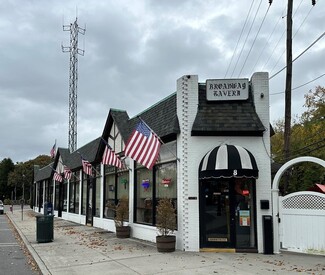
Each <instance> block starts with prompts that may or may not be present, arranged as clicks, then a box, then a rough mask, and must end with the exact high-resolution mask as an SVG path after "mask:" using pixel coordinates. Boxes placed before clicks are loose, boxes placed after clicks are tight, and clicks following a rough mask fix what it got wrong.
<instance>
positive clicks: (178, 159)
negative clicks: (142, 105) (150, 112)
mask: <svg viewBox="0 0 325 275" xmlns="http://www.w3.org/2000/svg"><path fill="white" fill-rule="evenodd" d="M138 118H139V119H140V120H141V121H142V122H143V123H144V124H145V125H146V126H147V127H148V128H149V129H150V131H151V132H153V133H154V134H155V135H156V137H157V138H158V140H159V141H160V142H161V144H166V143H165V142H163V141H162V139H161V138H160V137H159V136H158V135H157V134H156V133H155V131H154V130H152V129H151V128H150V126H149V125H148V124H147V123H146V122H145V121H144V120H143V119H142V118H141V117H140V116H138ZM167 149H168V151H169V152H171V153H172V155H173V156H174V157H175V158H176V159H177V161H181V160H180V158H178V157H177V156H176V155H175V154H174V152H173V151H172V150H171V149H170V148H168V147H167Z"/></svg>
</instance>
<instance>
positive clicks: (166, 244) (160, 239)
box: [156, 235, 176, 252]
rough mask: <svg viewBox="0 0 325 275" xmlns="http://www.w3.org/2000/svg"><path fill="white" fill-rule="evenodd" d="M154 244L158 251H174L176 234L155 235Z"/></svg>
mask: <svg viewBox="0 0 325 275" xmlns="http://www.w3.org/2000/svg"><path fill="white" fill-rule="evenodd" d="M156 244H157V250H158V252H173V251H175V245H176V236H174V235H171V236H157V237H156Z"/></svg>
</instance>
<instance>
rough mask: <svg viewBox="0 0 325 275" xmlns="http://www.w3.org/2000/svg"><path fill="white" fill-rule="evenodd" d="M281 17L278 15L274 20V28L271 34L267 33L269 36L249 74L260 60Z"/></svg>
mask: <svg viewBox="0 0 325 275" xmlns="http://www.w3.org/2000/svg"><path fill="white" fill-rule="evenodd" d="M281 19H282V16H280V17H279V19H278V21H277V22H276V24H275V26H274V28H273V30H272V32H271V34H270V35H269V38H268V39H267V41H266V42H265V44H264V46H263V47H262V50H261V52H260V54H259V56H258V58H257V60H256V62H255V65H254V67H253V71H252V73H251V74H253V72H255V68H256V66H257V64H258V62H259V61H260V58H261V56H262V54H263V53H264V51H265V49H266V46H267V45H268V44H269V42H270V40H271V37H272V36H273V34H274V32H275V29H276V27H277V26H278V24H279V22H280V20H281Z"/></svg>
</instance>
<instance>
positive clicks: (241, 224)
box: [200, 179, 256, 250]
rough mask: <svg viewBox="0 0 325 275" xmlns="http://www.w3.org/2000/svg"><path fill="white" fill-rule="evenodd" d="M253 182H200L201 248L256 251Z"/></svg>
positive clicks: (233, 180) (225, 180)
mask: <svg viewBox="0 0 325 275" xmlns="http://www.w3.org/2000/svg"><path fill="white" fill-rule="evenodd" d="M253 186H254V185H253V181H251V180H247V179H213V180H201V182H200V247H201V248H203V247H215V248H236V249H238V250H240V249H250V250H251V249H256V241H255V240H256V234H255V232H256V228H255V207H254V205H255V204H254V199H253V197H254V196H253V194H254V193H255V192H254V188H253Z"/></svg>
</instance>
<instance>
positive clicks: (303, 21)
mask: <svg viewBox="0 0 325 275" xmlns="http://www.w3.org/2000/svg"><path fill="white" fill-rule="evenodd" d="M300 4H301V2H300ZM300 4H299V7H300ZM299 7H298V8H299ZM313 7H314V6H312V7H311V8H310V9H309V12H308V13H307V15H306V16H305V18H304V20H302V22H301V23H300V25H299V27H298V29H297V30H296V32H295V33H294V35H293V37H292V39H294V38H295V36H296V35H297V33H298V32H299V30H300V29H301V27H302V25H303V24H304V23H305V21H306V19H307V17H308V16H309V14H310V12H311V11H312V9H313ZM298 8H297V10H296V12H297V11H298ZM296 12H295V13H294V15H295V14H296ZM294 15H293V17H294ZM284 33H285V30H284V32H283V34H284ZM283 34H282V35H283ZM285 52H286V49H284V50H283V52H282V54H280V56H279V58H278V59H277V61H276V63H275V65H274V66H273V68H272V70H271V73H272V72H273V70H274V69H275V68H276V66H277V65H278V63H279V61H280V60H281V58H282V56H283V55H284V54H285Z"/></svg>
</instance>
